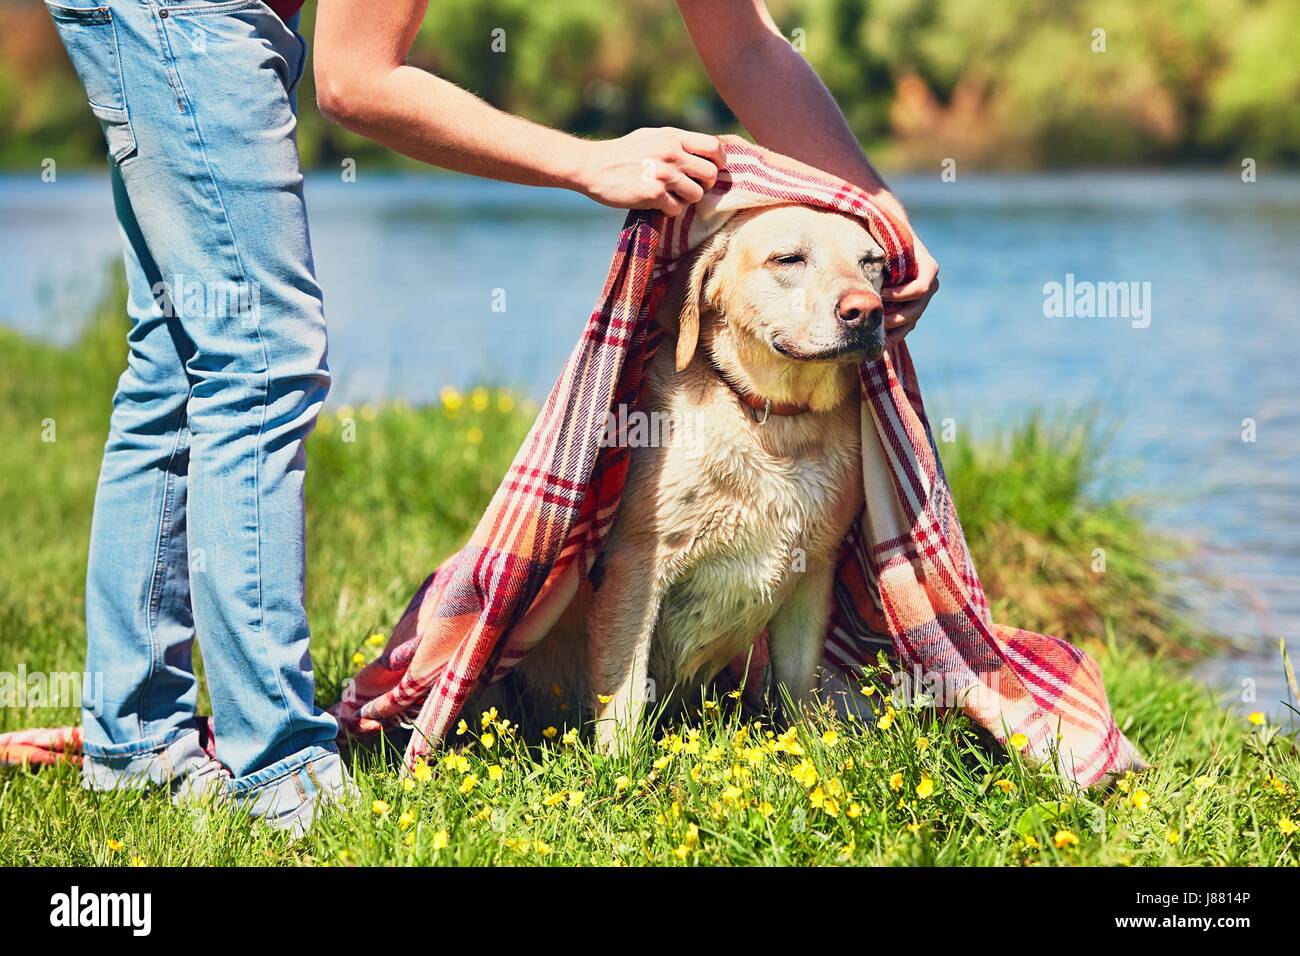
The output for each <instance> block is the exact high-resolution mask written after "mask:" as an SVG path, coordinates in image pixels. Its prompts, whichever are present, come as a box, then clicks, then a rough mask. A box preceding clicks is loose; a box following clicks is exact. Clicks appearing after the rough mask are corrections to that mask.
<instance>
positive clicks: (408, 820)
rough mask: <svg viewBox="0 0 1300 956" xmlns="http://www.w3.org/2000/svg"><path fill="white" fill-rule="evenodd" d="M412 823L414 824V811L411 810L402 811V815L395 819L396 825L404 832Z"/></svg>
mask: <svg viewBox="0 0 1300 956" xmlns="http://www.w3.org/2000/svg"><path fill="white" fill-rule="evenodd" d="M414 822H415V811H413V810H403V811H402V815H401V816H400V817H398V818H397V825H398V826H399V827H401V828H402V829H403V830H405V829H406V828H407V827H409V826H410V825H411V824H412V823H414Z"/></svg>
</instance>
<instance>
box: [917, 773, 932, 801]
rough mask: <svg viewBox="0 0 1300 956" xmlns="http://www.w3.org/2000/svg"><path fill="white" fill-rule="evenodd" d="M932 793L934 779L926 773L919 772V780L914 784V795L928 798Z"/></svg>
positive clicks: (923, 798)
mask: <svg viewBox="0 0 1300 956" xmlns="http://www.w3.org/2000/svg"><path fill="white" fill-rule="evenodd" d="M933 793H934V781H933V780H931V779H930V775H929V774H928V773H923V774H921V782H920V783H918V784H917V785H916V795H917V796H918V797H920V798H921V799H922V800H926V799H928V798H929V797H930V796H931V795H932V794H933Z"/></svg>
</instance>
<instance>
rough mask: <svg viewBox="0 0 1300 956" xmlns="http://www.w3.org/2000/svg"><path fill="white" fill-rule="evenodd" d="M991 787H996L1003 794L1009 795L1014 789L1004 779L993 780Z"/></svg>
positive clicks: (1011, 784) (1010, 783)
mask: <svg viewBox="0 0 1300 956" xmlns="http://www.w3.org/2000/svg"><path fill="white" fill-rule="evenodd" d="M993 786H995V787H997V788H998V789H999V790H1001V791H1002V792H1003V793H1011V792H1012V791H1013V790H1015V789H1016V785H1015V784H1014V783H1012V782H1011V781H1010V780H1008V779H1007V778H1006V777H1003V778H1002V779H1001V780H994V781H993Z"/></svg>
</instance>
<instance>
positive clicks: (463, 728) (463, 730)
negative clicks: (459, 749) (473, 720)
mask: <svg viewBox="0 0 1300 956" xmlns="http://www.w3.org/2000/svg"><path fill="white" fill-rule="evenodd" d="M456 733H457V734H460V735H461V736H464V735H465V734H467V733H469V724H467V723H465V721H464V720H462V721H461V722H460V723H458V724H457V725H456Z"/></svg>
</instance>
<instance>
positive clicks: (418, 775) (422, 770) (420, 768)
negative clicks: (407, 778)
mask: <svg viewBox="0 0 1300 956" xmlns="http://www.w3.org/2000/svg"><path fill="white" fill-rule="evenodd" d="M411 776H413V777H414V778H415V779H416V780H418V781H419V782H420V783H428V782H429V781H430V780H432V779H433V768H432V767H430V766H429V765H428V764H427V763H425V761H423V760H421V761H420V762H419V763H417V764H416V765H415V769H414V770H412V771H411Z"/></svg>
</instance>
